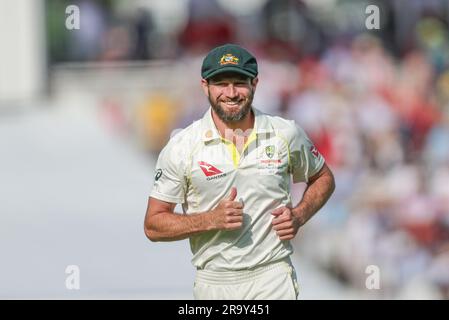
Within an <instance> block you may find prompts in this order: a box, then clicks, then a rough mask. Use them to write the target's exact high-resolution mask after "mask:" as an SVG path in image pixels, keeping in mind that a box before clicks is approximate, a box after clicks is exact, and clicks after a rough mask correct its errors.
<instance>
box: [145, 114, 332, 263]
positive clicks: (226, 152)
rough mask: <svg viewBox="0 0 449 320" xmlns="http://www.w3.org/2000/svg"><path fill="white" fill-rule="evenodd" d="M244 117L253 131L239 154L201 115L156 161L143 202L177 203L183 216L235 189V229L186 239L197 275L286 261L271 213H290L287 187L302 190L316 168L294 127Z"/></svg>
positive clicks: (285, 244) (286, 245) (286, 244)
mask: <svg viewBox="0 0 449 320" xmlns="http://www.w3.org/2000/svg"><path fill="white" fill-rule="evenodd" d="M252 110H253V112H254V115H255V123H254V130H252V132H251V135H250V136H249V138H248V141H247V142H246V144H245V146H244V148H243V151H242V153H241V154H239V152H238V151H237V149H236V147H235V146H234V144H233V143H232V142H230V141H228V140H226V139H224V138H222V137H221V136H220V134H219V132H218V130H217V128H216V126H215V124H214V122H213V120H212V114H211V112H212V110H211V108H209V110H208V111H207V112H206V114H205V115H204V117H203V118H202V119H200V120H198V121H195V122H194V123H192V124H191V125H190V126H188V127H187V128H185V129H183V130H182V131H180V132H179V133H177V134H176V135H175V136H173V137H172V138H171V139H170V141H169V142H168V144H167V145H166V146H165V147H164V149H163V150H162V151H161V153H160V155H159V159H158V161H157V164H156V175H155V182H154V186H153V189H152V191H151V193H150V196H151V197H153V198H156V199H159V200H163V201H167V202H172V203H182V207H183V211H184V214H192V213H198V212H206V211H209V210H212V209H214V208H215V207H216V206H217V204H218V203H219V201H220V200H222V199H223V198H225V197H228V196H229V193H230V190H231V188H232V187H236V188H237V197H236V199H235V201H237V200H240V199H241V200H242V201H243V203H244V208H243V213H244V214H243V226H242V227H241V229H239V230H233V231H224V230H215V231H207V232H203V233H199V234H196V235H193V236H191V237H190V247H191V250H192V253H193V258H192V263H193V265H194V266H195V267H196V268H198V269H209V270H216V271H231V270H243V269H248V268H252V267H255V266H258V265H262V264H266V263H270V262H274V261H277V260H280V259H282V258H284V257H286V256H289V255H290V254H291V253H292V252H293V248H292V246H291V244H290V241H286V240H283V241H281V240H280V239H279V237H278V235H277V234H276V232H275V231H274V230H273V228H272V224H271V221H272V219H273V215H272V214H271V212H272V211H273V210H274V209H276V208H278V207H280V206H285V205H287V206H291V205H292V203H291V196H290V182H291V180H293V182H294V183H297V182H301V181H303V182H307V181H308V179H309V178H310V177H311V176H313V175H315V174H316V173H317V172H318V171H319V170H320V169H321V168H322V166H323V164H324V158H323V157H322V156H321V154H320V153H319V152H318V151H317V149H316V148H315V147H314V146H313V144H312V142H311V141H310V140H309V138H308V137H307V135H306V134H305V132H304V131H303V130H302V129H301V128H300V127H299V126H297V125H296V124H295V122H294V121H292V120H285V119H283V118H280V117H276V116H270V115H267V114H264V113H262V112H260V111H259V110H257V109H256V108H254V107H253V108H252ZM291 177H292V178H293V179H291Z"/></svg>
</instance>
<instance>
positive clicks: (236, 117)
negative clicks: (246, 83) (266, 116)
mask: <svg viewBox="0 0 449 320" xmlns="http://www.w3.org/2000/svg"><path fill="white" fill-rule="evenodd" d="M208 99H209V103H210V105H211V107H212V109H213V110H214V111H215V113H216V114H217V116H218V118H219V119H220V120H221V121H223V122H227V123H229V122H237V121H240V120H242V119H243V118H245V117H246V115H247V114H248V113H249V111H250V110H251V106H252V103H253V99H254V91H253V90H251V94H250V95H249V97H248V101H247V102H246V103H245V104H244V105H243V107H242V109H240V111H239V112H237V113H235V114H228V113H226V111H225V110H224V109H223V108H222V107H221V106H220V103H219V102H216V103H215V102H214V101H212V100H211V98H210V91H209V97H208Z"/></svg>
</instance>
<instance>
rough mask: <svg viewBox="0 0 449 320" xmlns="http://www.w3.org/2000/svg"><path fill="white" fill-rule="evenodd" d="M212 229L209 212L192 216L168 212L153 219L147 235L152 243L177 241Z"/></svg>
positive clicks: (147, 229) (146, 230)
mask: <svg viewBox="0 0 449 320" xmlns="http://www.w3.org/2000/svg"><path fill="white" fill-rule="evenodd" d="M212 229H213V225H212V223H211V219H210V214H209V213H208V212H206V213H196V214H191V215H185V214H178V213H170V212H167V213H160V214H157V215H154V216H153V217H151V218H150V220H149V224H148V226H146V228H145V233H146V235H147V237H148V238H149V239H150V240H152V241H176V240H182V239H186V238H188V237H190V236H191V235H193V234H196V233H199V232H204V231H209V230H212Z"/></svg>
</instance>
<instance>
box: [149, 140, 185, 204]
mask: <svg viewBox="0 0 449 320" xmlns="http://www.w3.org/2000/svg"><path fill="white" fill-rule="evenodd" d="M182 155H183V153H182V152H181V150H180V148H179V147H178V146H177V143H176V142H175V141H170V142H169V143H168V144H167V145H166V146H165V147H164V149H162V151H161V152H160V154H159V158H158V160H157V164H156V168H155V172H154V185H153V188H152V190H151V193H150V197H153V198H156V199H159V200H162V201H166V202H171V203H184V198H185V197H184V194H185V190H186V188H185V183H186V182H185V181H186V180H185V175H184V163H185V161H183V159H182Z"/></svg>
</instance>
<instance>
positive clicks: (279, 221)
mask: <svg viewBox="0 0 449 320" xmlns="http://www.w3.org/2000/svg"><path fill="white" fill-rule="evenodd" d="M271 214H272V215H273V216H274V219H273V221H272V222H271V223H272V225H273V229H274V230H275V231H276V234H277V235H278V236H279V239H281V240H291V239H293V238H294V237H295V236H296V233H298V229H299V227H300V226H301V224H300V222H299V219H298V218H297V217H296V216H295V215H293V212H292V209H291V208H288V207H280V208H277V209H275V210H273V212H271Z"/></svg>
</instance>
